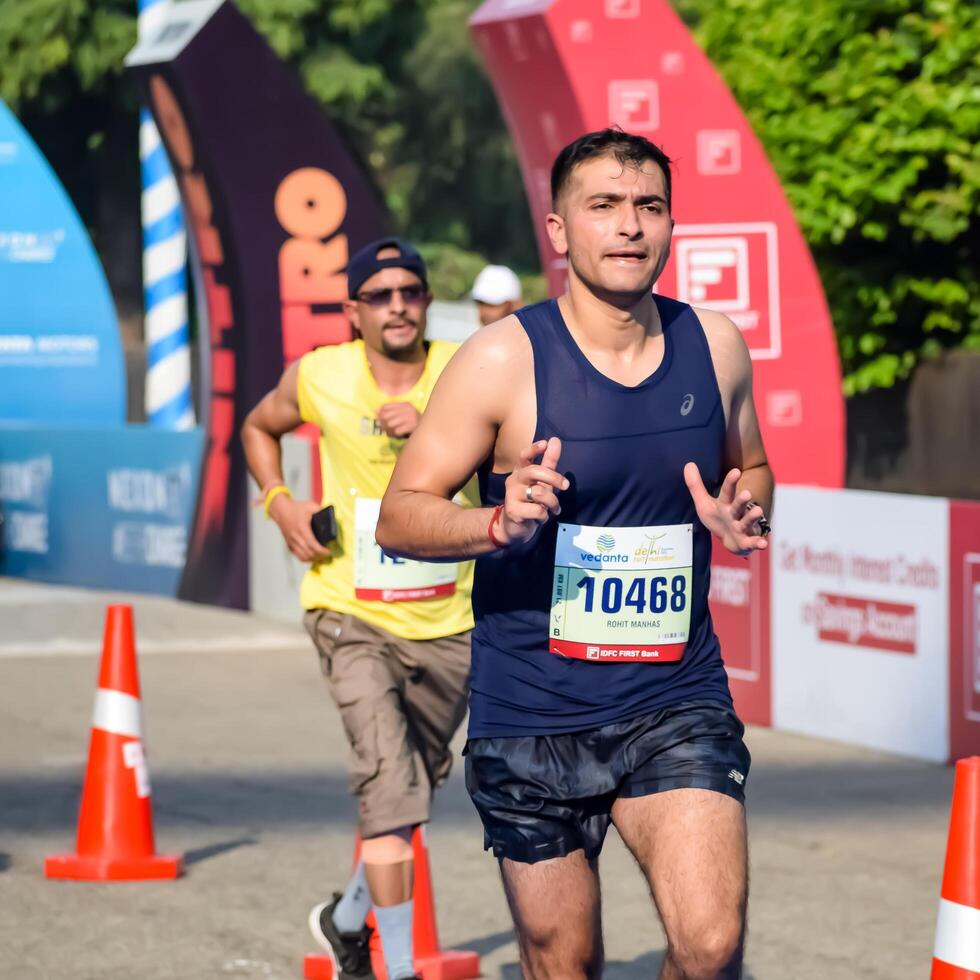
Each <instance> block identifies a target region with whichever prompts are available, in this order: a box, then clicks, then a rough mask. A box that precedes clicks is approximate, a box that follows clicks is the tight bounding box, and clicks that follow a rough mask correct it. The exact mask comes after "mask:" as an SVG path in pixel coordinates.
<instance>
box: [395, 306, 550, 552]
mask: <svg viewBox="0 0 980 980" xmlns="http://www.w3.org/2000/svg"><path fill="white" fill-rule="evenodd" d="M526 343H527V341H526V336H525V335H524V332H523V329H522V328H521V327H520V324H519V323H518V322H517V320H516V318H515V317H507V318H506V319H504V320H501V321H500V322H499V323H496V324H493V325H492V326H490V327H485V328H484V329H483V330H481V331H480V332H479V333H478V334H475V335H474V336H473V337H472V338H471V339H470V340H468V341H467V342H466V344H464V345H463V347H462V348H461V349H460V351H459V352H458V353H457V354H456V356H455V357H454V358H453V359H452V361H450V362H449V365H448V366H447V367H446V369H445V370H444V371H443V373H442V375H441V376H440V378H439V381H438V382H437V383H436V386H435V389H434V390H433V392H432V396H431V398H430V399H429V404H428V406H427V407H426V410H425V413H424V414H423V416H422V419H421V421H420V422H419V425H418V428H417V429H416V430H415V432H414V433H413V435H412V437H411V438H410V439H409V441H408V443H407V444H406V446H405V448H404V450H402V454H401V456H400V457H399V459H398V463H397V465H396V466H395V472H394V474H393V475H392V478H391V482H390V483H389V484H388V490H387V491H386V493H385V496H384V500H383V501H382V504H381V517H380V519H379V521H378V526H377V531H376V537H377V541H378V544H380V545H381V547H382V548H384V549H385V551H388V552H391V553H393V554H397V555H404V556H406V557H411V558H419V559H428V560H430V561H431V560H439V559H442V560H454V559H463V558H475V557H477V556H479V555H485V554H490V553H491V552H494V551H496V550H497V546H496V545H495V544H494V543H493V541H491V539H490V535H489V534H488V533H487V529H488V527H489V525H490V520H491V518H492V517H493V513H494V512H493V509H492V508H489V507H487V508H479V509H475V508H468V509H467V508H463V507H460V506H458V505H457V504H454V503H453V502H452V497H453V496H454V495H455V494H456V493H457V492H458V491H459V489H460V488H461V487H463V486H464V485H465V484H466V482H467V481H468V480H469V479H470V477H471V476H472V475H473V473H475V472H476V470H477V468H478V467H479V466H480V464H481V463H482V462H483V461H484V460H485V459H487V458H488V457H489V456H490V455H491V454H492V453H493V451H494V444H495V442H496V439H497V433H498V430H499V428H500V426H501V424H502V423H503V421H504V419H505V418H506V415H507V412H508V411H510V410H511V408H512V405H513V402H514V398H513V392H514V391H515V390H516V386H517V385H519V384H522V383H525V382H524V375H523V374H522V373H521V367H522V365H523V364H524V358H523V356H522V355H523V354H524V352H525V349H526ZM560 451H561V447H560V445H559V443H558V440H557V439H554V440H551V442H550V443H549V444H545V443H541V444H540V445H536V446H529V447H527V448H526V449H525V450H524V452H523V453H522V454H521V459H520V462H519V465H518V466H517V467H515V468H514V472H513V473H511V475H510V476H509V477H508V479H507V491H506V499H505V504H504V509H503V512H502V513H501V514H500V515H499V518H500V519H499V520H497V521H496V522H495V523H494V537H495V538H496V539H497V540H498V541H500V542H502V543H505V544H509V543H513V542H517V541H522V540H527V539H528V538H529V537H531V535H532V534H533V533H534V530H535V529H536V528H537V525H538V524H542V523H544V522H545V521H547V520H548V519H550V517H551V516H552V515H553V514H555V513H557V512H558V510H559V507H558V500H557V497H556V495H555V493H556V491H559V490H561V489H563V486H564V485H566V482H567V481H565V478H564V477H563V476H562V475H561V474H559V473H558V472H557V471H556V470H555V466H556V465H557V462H558V456H559V454H560ZM538 456H542V457H543V458H542V460H541V463H540V464H536V463H535V459H536V458H537V457H538Z"/></svg>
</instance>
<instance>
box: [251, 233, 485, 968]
mask: <svg viewBox="0 0 980 980" xmlns="http://www.w3.org/2000/svg"><path fill="white" fill-rule="evenodd" d="M347 278H348V295H349V297H350V299H349V301H348V302H347V303H346V304H345V309H346V312H347V315H348V316H349V317H350V319H351V322H352V323H353V325H354V327H355V329H356V331H357V333H358V334H359V335H360V336H359V339H357V340H354V341H352V342H350V343H346V344H339V345H336V346H331V347H320V348H317V349H316V350H314V351H311V352H310V353H309V354H306V355H304V356H303V357H301V358H300V359H299V360H298V361H296V362H294V363H293V364H291V365H290V366H289V367H288V368H287V369H286V371H285V373H284V374H283V376H282V378H281V379H280V381H279V384H278V385H277V387H276V388H275V389H274V390H273V391H270V392H269V393H268V394H267V395H266V396H265V397H264V398H263V399H262V401H260V402H259V404H258V405H257V406H256V407H255V408H254V409H253V410H252V411H251V412H250V413H249V415H248V417H247V418H246V419H245V424H244V426H243V427H242V440H243V442H244V445H245V456H246V459H247V461H248V466H249V469H250V470H251V472H252V475H253V476H254V477H255V479H256V481H257V482H258V484H259V486H260V487H261V488H262V495H263V497H264V500H265V507H266V513H267V514H268V515H269V516H270V517H271V518H272V519H273V520H274V521H275V522H276V523H277V524H278V525H279V528H280V530H281V531H282V535H283V538H284V539H285V541H286V543H287V544H288V545H289V548H290V550H291V551H292V553H293V554H294V555H296V557H297V558H299V559H300V560H301V561H307V562H310V563H311V564H310V568H309V570H308V571H307V572H306V575H305V577H304V579H303V584H302V587H301V592H300V600H301V604H302V606H303V607H304V608H305V609H306V610H307V612H306V615H305V619H304V622H305V625H306V628H307V630H308V631H309V633H310V635H311V637H312V638H313V641H314V643H315V644H316V647H317V651H318V652H319V656H320V665H321V669H322V671H323V673H324V675H325V676H326V678H327V683H328V686H329V689H330V693H331V695H332V696H333V699H334V701H335V703H336V705H337V708H338V709H339V711H340V713H341V717H342V719H343V723H344V729H345V731H346V733H347V737H348V740H349V741H350V745H351V757H350V766H349V772H350V785H351V791H352V792H353V793H354V794H355V795H356V796H357V797H358V822H359V829H360V833H361V837H362V839H363V845H362V858H361V861H360V862H359V864H358V866H357V868H356V869H355V872H354V875H353V877H352V878H351V880H350V882H349V883H348V885H347V888H346V889H345V891H344V892H343V894H339V893H335V895H334V899H333V901H332V902H323V903H321V904H320V905H317V906H316V907H315V908H314V909H313V911H312V912H311V913H310V928H311V931H312V932H313V935H314V938H315V939H316V940H317V941H318V942H319V943H320V945H321V946H323V947H324V948H325V949H326V950H327V952H328V953H330V954H331V955H332V956H333V957H334V959H335V961H336V965H337V967H338V970H337V972H338V974H339V976H340V977H341V980H348V978H365V977H367V978H370V977H373V973H372V972H371V964H370V956H369V955H368V939H369V931H368V929H367V928H366V927H365V924H364V923H365V918H366V916H367V914H368V911H369V910H370V909H371V908H372V907H373V909H374V912H375V918H376V920H377V922H378V928H379V931H380V933H381V943H382V947H383V950H384V956H385V967H386V971H387V974H388V976H389V977H390V978H391V980H401V978H403V977H413V976H414V974H415V971H414V966H413V962H412V901H411V899H412V877H413V866H412V847H411V838H412V831H413V828H414V827H415V826H417V825H418V824H420V823H424V822H425V821H427V820H428V818H429V803H430V798H431V794H432V790H433V788H435V787H436V786H439V785H441V784H442V783H443V782H444V781H445V779H446V777H447V776H448V774H449V769H450V767H451V764H452V757H451V754H450V751H449V748H448V746H449V741H450V739H451V738H452V736H453V734H454V733H455V731H456V729H457V727H458V726H459V724H460V722H461V721H462V719H463V715H464V714H465V711H466V697H467V689H468V682H469V667H470V630H471V629H472V627H473V619H472V613H471V610H470V591H471V583H472V564H471V563H470V562H460V563H439V564H431V563H426V562H417V561H406V560H403V559H400V558H391V557H389V556H387V555H385V554H384V553H383V552H382V551H381V549H380V548H379V547H378V545H377V544H376V542H375V540H374V528H375V524H376V522H377V518H378V510H379V507H380V503H381V498H382V496H384V491H385V489H386V488H387V486H388V480H389V478H390V477H391V473H392V470H393V469H394V465H395V460H396V459H397V457H398V454H399V453H400V452H401V449H402V447H403V446H404V444H405V440H406V439H407V438H408V436H409V435H411V433H412V432H413V430H414V429H415V426H416V425H417V424H418V421H419V418H420V417H421V413H422V412H423V411H424V409H425V406H426V403H427V402H428V399H429V395H430V393H431V391H432V388H433V385H434V384H435V381H436V379H437V378H438V376H439V374H440V372H441V371H442V369H443V368H444V367H445V365H446V364H447V363H448V361H449V359H450V358H451V357H452V355H453V353H455V350H456V346H457V345H455V344H449V343H444V342H440V341H433V342H430V343H426V342H425V341H424V339H423V335H424V332H425V318H426V309H427V308H428V306H429V303H430V301H431V298H432V297H431V295H430V293H429V288H428V285H427V282H426V269H425V264H424V262H423V260H422V258H421V256H420V255H419V253H418V252H417V251H416V250H415V249H414V248H413V247H412V246H411V245H409V244H407V243H406V242H403V241H400V240H398V239H394V238H393V239H387V240H382V241H378V242H373V243H372V244H370V245H368V246H366V247H365V248H363V249H361V250H360V251H359V252H358V253H357V254H355V255H354V256H352V257H351V259H350V262H349V265H348V271H347ZM304 421H305V422H312V423H313V424H314V425H316V426H317V427H318V428H319V430H320V461H321V468H322V476H323V500H322V501H321V502H319V503H314V502H312V501H299V500H293V499H292V496H291V494H290V493H289V488H288V487H287V486H286V485H285V483H284V481H283V477H282V468H281V456H280V444H279V440H280V438H281V436H283V435H284V434H285V433H287V432H289V431H291V430H292V429H295V428H296V427H297V426H298V425H300V424H301V423H302V422H304ZM460 497H461V498H462V499H463V500H464V501H465V500H469V501H471V502H475V500H476V491H475V488H467V489H464V490H463V491H462V492H461V494H460ZM327 506H332V507H333V508H334V513H335V516H336V525H337V528H336V529H337V534H336V537H335V538H334V539H333V540H331V541H329V542H328V543H326V544H321V543H320V541H318V540H317V538H316V537H315V536H314V533H313V530H312V527H311V518H312V517H313V515H314V513H316V512H317V511H318V510H320V509H321V507H323V508H325V507H327ZM322 536H323V535H322V534H321V537H322Z"/></svg>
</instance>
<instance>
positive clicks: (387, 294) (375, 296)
mask: <svg viewBox="0 0 980 980" xmlns="http://www.w3.org/2000/svg"><path fill="white" fill-rule="evenodd" d="M395 293H401V297H402V300H403V301H404V302H406V303H421V302H422V301H423V300H424V299H425V298H426V296H428V295H429V290H428V289H427V288H426V287H425V286H422V285H415V286H395V288H394V289H369V290H368V291H367V292H366V293H358V294H357V300H358V302H360V303H366V304H367V305H368V306H374V307H381V306H387V305H388V304H389V303H390V302H391V297H392V296H393V295H394V294H395Z"/></svg>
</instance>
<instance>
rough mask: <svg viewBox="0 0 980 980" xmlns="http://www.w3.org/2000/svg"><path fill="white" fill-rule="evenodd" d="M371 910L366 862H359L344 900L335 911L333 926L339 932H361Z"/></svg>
mask: <svg viewBox="0 0 980 980" xmlns="http://www.w3.org/2000/svg"><path fill="white" fill-rule="evenodd" d="M370 910H371V892H370V890H369V889H368V884H367V878H366V877H365V876H364V862H363V861H358V862H357V867H356V868H355V869H354V873H353V874H352V875H351V879H350V881H348V882H347V887H346V888H345V889H344V895H343V898H341V900H340V901H339V902H338V903H337V907H336V908H335V909H334V910H333V924H334V925H335V926H336V927H337V930H338V932H360V931H361V929H363V928H364V920H365V919H366V918H367V914H368V912H369V911H370Z"/></svg>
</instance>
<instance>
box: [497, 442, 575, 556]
mask: <svg viewBox="0 0 980 980" xmlns="http://www.w3.org/2000/svg"><path fill="white" fill-rule="evenodd" d="M538 457H540V459H541V461H540V462H538V463H536V462H535V460H536V459H538ZM560 457H561V440H560V439H557V438H556V437H554V436H552V437H551V438H550V439H548V440H547V441H545V440H544V439H541V440H540V441H538V442H536V443H534V444H533V445H531V446H528V447H527V449H525V450H524V451H523V452H522V453H521V455H520V461H519V464H518V466H517V468H516V469H515V470H514V472H513V473H511V474H510V476H508V477H507V482H506V491H505V493H504V509H503V510H502V511H501V513H500V519H499V520H498V522H497V528H499V531H497V532H496V536H497V538H498V539H499V540H500V541H501V542H502V543H503V544H505V545H509V544H519V543H521V542H524V541H528V540H530V538H531V537H532V536H533V535H534V533H535V531H537V529H538V528H539V527H540V526H541V525H542V524H546V523H547V522H548V521H549V520H550V519H551V517H552V516H555V517H557V516H558V515H559V514H560V513H561V505H560V504H559V503H558V496H557V494H558V493H559V492H560V491H562V490H567V489H568V480H567V479H566V478H565V477H564V476H562V474H561V473H559V472H558V470H557V467H558V460H559V458H560Z"/></svg>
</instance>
